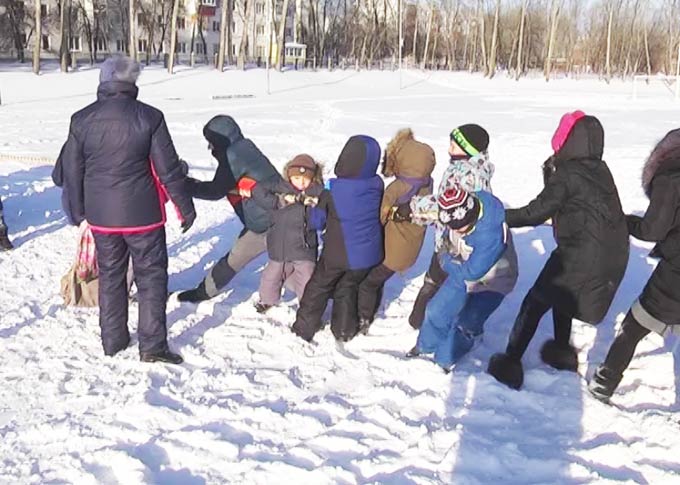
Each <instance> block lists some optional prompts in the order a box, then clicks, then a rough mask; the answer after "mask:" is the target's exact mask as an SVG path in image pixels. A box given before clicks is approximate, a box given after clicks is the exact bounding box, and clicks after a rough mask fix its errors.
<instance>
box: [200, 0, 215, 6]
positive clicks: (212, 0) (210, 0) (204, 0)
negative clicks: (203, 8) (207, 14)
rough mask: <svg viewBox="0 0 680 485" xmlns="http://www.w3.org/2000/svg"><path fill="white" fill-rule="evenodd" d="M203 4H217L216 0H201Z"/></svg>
mask: <svg viewBox="0 0 680 485" xmlns="http://www.w3.org/2000/svg"><path fill="white" fill-rule="evenodd" d="M201 5H208V6H209V7H214V6H215V5H217V2H216V1H215V0H201Z"/></svg>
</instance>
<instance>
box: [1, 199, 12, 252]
mask: <svg viewBox="0 0 680 485" xmlns="http://www.w3.org/2000/svg"><path fill="white" fill-rule="evenodd" d="M10 249H14V246H13V245H12V243H11V242H10V240H9V237H8V236H7V225H6V224H5V218H4V216H3V214H2V200H0V251H9V250H10Z"/></svg>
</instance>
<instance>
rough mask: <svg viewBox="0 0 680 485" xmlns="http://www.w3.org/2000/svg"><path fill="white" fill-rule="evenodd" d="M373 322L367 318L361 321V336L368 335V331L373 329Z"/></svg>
mask: <svg viewBox="0 0 680 485" xmlns="http://www.w3.org/2000/svg"><path fill="white" fill-rule="evenodd" d="M372 323H373V321H371V320H368V319H366V318H362V319H360V320H359V333H360V334H361V335H368V330H369V329H370V328H371V324H372Z"/></svg>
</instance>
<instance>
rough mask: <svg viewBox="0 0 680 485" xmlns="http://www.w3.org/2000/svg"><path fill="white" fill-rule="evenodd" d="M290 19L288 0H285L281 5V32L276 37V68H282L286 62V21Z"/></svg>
mask: <svg viewBox="0 0 680 485" xmlns="http://www.w3.org/2000/svg"><path fill="white" fill-rule="evenodd" d="M287 20H288V0H283V6H282V7H281V20H280V21H279V33H278V36H277V39H276V44H277V48H276V69H277V70H279V71H280V70H281V69H283V66H284V64H285V62H286V53H285V49H286V22H287Z"/></svg>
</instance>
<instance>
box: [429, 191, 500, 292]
mask: <svg viewBox="0 0 680 485" xmlns="http://www.w3.org/2000/svg"><path fill="white" fill-rule="evenodd" d="M475 196H476V197H477V198H478V199H479V201H480V202H481V210H480V215H479V219H478V220H477V222H476V223H475V225H474V227H473V228H472V230H471V231H470V232H469V233H467V234H465V235H464V236H462V240H463V241H462V243H463V244H464V245H465V246H466V247H465V248H464V250H463V253H467V254H469V256H468V257H467V260H465V259H463V258H461V257H454V256H451V255H450V254H449V253H443V254H441V255H440V262H441V265H442V268H443V269H444V271H446V272H447V273H448V274H449V278H452V279H455V280H457V281H460V282H465V281H477V280H479V279H481V278H482V277H483V276H484V275H486V274H487V273H488V272H489V270H490V269H491V268H492V267H493V265H494V264H496V262H497V261H498V260H499V259H500V257H501V256H502V255H503V252H504V251H505V248H506V237H505V233H506V229H505V228H504V227H503V224H504V222H505V209H504V208H503V203H502V202H501V201H500V200H498V199H497V198H496V197H494V196H493V195H492V194H490V193H489V192H485V191H479V192H475Z"/></svg>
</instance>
